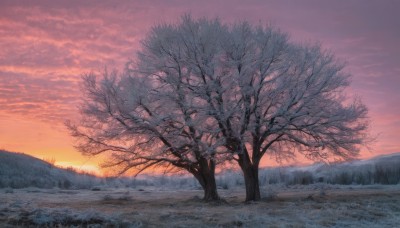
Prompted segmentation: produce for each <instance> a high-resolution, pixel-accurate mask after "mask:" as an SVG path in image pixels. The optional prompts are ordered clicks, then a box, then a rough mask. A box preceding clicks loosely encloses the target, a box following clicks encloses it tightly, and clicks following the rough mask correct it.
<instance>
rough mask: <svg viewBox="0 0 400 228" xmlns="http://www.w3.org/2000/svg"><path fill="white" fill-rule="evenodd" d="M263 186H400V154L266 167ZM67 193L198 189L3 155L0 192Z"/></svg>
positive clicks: (239, 181)
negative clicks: (109, 189) (34, 189)
mask: <svg viewBox="0 0 400 228" xmlns="http://www.w3.org/2000/svg"><path fill="white" fill-rule="evenodd" d="M259 177H260V178H259V180H260V186H267V185H273V184H284V185H308V184H314V183H326V184H339V185H351V184H354V185H370V184H392V185H394V184H400V154H393V155H389V156H382V157H378V158H376V159H372V160H367V161H355V162H347V163H341V164H334V165H326V164H315V165H313V166H308V167H279V168H265V169H261V170H260V172H259ZM216 178H217V185H218V187H219V188H222V189H230V188H234V187H241V186H244V180H243V177H242V175H241V172H238V171H234V170H228V171H225V172H222V173H220V174H218V175H217V177H216ZM26 187H37V188H61V189H94V190H95V189H99V188H104V187H117V188H119V187H128V188H138V189H140V188H142V187H154V188H165V189H198V188H200V186H199V184H198V182H197V181H196V180H195V179H194V178H192V177H191V176H184V175H183V176H182V175H179V176H177V175H168V176H167V175H141V176H139V177H137V178H133V177H132V178H131V177H120V178H116V177H109V178H100V177H96V176H94V175H91V174H88V173H77V172H76V171H75V170H73V169H71V168H70V169H61V168H57V167H54V166H53V165H52V164H51V163H49V162H45V161H42V160H40V159H37V158H34V157H31V156H29V155H25V154H19V153H12V152H7V151H0V188H26Z"/></svg>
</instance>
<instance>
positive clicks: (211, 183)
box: [193, 159, 220, 201]
mask: <svg viewBox="0 0 400 228" xmlns="http://www.w3.org/2000/svg"><path fill="white" fill-rule="evenodd" d="M193 175H194V176H195V178H196V179H197V180H198V181H199V183H200V185H201V187H202V188H203V190H204V197H203V200H204V201H218V200H220V197H219V195H218V191H217V183H216V181H215V164H214V162H213V161H207V160H206V159H204V160H203V159H202V161H200V168H199V170H197V171H196V172H195V173H193Z"/></svg>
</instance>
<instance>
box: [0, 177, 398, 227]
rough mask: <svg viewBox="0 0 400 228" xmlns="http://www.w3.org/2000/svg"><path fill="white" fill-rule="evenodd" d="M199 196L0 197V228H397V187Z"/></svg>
mask: <svg viewBox="0 0 400 228" xmlns="http://www.w3.org/2000/svg"><path fill="white" fill-rule="evenodd" d="M219 191H220V194H221V196H222V197H223V198H224V199H225V200H226V202H227V203H222V204H212V203H211V204H208V203H204V202H202V201H201V194H202V192H201V191H197V190H179V191H177V190H174V191H167V190H163V191H157V190H149V189H143V190H142V191H139V190H133V189H119V190H118V189H117V190H116V189H102V190H101V191H90V190H63V191H59V190H46V191H33V189H18V190H14V191H13V193H8V194H1V195H0V223H1V227H4V226H5V227H7V226H10V227H13V226H20V227H26V226H31V227H43V226H44V227H53V226H59V227H107V226H108V227H396V226H398V224H400V186H399V185H396V186H383V185H376V186H340V185H323V184H319V185H307V186H305V185H295V186H289V187H285V186H283V185H269V186H267V187H265V188H264V189H263V195H264V197H265V198H264V199H263V200H262V201H260V202H253V203H244V202H243V199H244V198H243V197H244V191H243V189H242V188H235V189H228V190H223V189H221V190H219Z"/></svg>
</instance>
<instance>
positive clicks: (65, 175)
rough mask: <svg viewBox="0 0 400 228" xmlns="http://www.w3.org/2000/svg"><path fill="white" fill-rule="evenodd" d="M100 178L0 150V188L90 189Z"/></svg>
mask: <svg viewBox="0 0 400 228" xmlns="http://www.w3.org/2000/svg"><path fill="white" fill-rule="evenodd" d="M99 182H100V178H98V177H96V176H93V175H90V174H84V173H83V174H82V173H77V172H75V171H74V170H72V169H62V168H58V167H55V166H53V165H52V164H50V163H48V162H46V161H43V160H40V159H38V158H35V157H32V156H30V155H26V154H22V153H14V152H8V151H4V150H0V188H4V187H11V188H25V187H38V188H53V187H59V188H64V189H69V188H90V187H91V186H92V185H95V184H97V183H99Z"/></svg>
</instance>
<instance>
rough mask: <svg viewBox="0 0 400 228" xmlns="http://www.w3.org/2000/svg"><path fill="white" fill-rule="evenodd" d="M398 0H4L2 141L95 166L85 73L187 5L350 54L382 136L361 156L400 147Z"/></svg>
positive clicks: (109, 62) (116, 62) (120, 60)
mask: <svg viewBox="0 0 400 228" xmlns="http://www.w3.org/2000/svg"><path fill="white" fill-rule="evenodd" d="M399 10H400V1H396V0H336V1H323V0H296V1H295V0H292V1H289V0H258V1H257V0H250V1H240V0H230V1H228V0H226V1H222V0H221V1H218V0H202V1H194V0H164V1H161V0H160V1H135V0H134V1H124V0H120V1H94V0H86V1H77V0H72V1H71V0H65V1H53V0H38V1H29V0H26V1H18V0H13V1H7V0H2V1H0V149H5V150H9V151H15V152H23V153H26V154H30V155H33V156H35V157H38V158H41V159H54V160H55V161H56V164H58V165H61V166H73V167H76V168H80V169H85V170H91V171H97V170H98V168H97V165H98V163H99V162H101V161H102V159H104V158H88V157H83V156H82V155H80V153H79V152H78V151H76V150H75V149H74V147H73V144H74V139H73V138H72V137H71V136H69V133H68V131H67V129H66V127H65V126H64V122H65V121H67V120H72V121H78V119H79V114H78V108H77V106H78V105H79V102H80V99H81V92H80V87H79V84H80V81H81V76H82V75H83V74H85V73H88V72H91V71H93V72H99V71H102V70H104V68H107V69H114V68H116V69H121V68H122V67H123V66H124V64H125V63H126V62H127V61H129V60H131V59H134V58H135V52H136V51H137V50H138V49H139V48H140V40H142V39H143V38H144V37H145V36H146V34H147V32H148V31H149V29H150V28H151V26H153V25H156V24H159V23H165V22H166V23H174V22H176V21H177V20H178V19H179V17H180V16H181V15H183V14H184V13H191V14H192V15H193V16H194V17H210V18H213V17H219V18H220V19H221V20H222V21H223V22H226V23H231V22H235V21H242V20H246V21H249V22H251V23H253V24H260V23H262V24H272V25H274V26H277V27H279V28H280V29H281V30H283V31H285V32H287V33H289V34H290V37H291V40H292V41H293V42H300V43H320V44H321V45H322V47H323V48H325V49H328V50H330V51H331V52H333V53H334V54H335V56H336V57H338V58H340V59H341V60H343V61H345V62H346V63H347V65H346V68H345V71H346V72H348V73H350V74H351V75H352V76H353V77H352V84H351V86H350V88H349V90H348V93H349V94H350V95H356V96H358V97H361V99H362V101H363V102H364V103H365V104H366V105H367V106H368V108H369V116H370V118H371V135H373V136H376V137H377V140H376V142H375V143H374V144H373V145H372V148H371V150H366V149H363V150H362V151H361V154H360V158H369V157H373V156H376V155H380V154H389V153H393V152H400V140H399V135H400V91H399V90H400V42H399V41H400V14H399V13H398V12H399ZM265 165H268V163H265Z"/></svg>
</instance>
